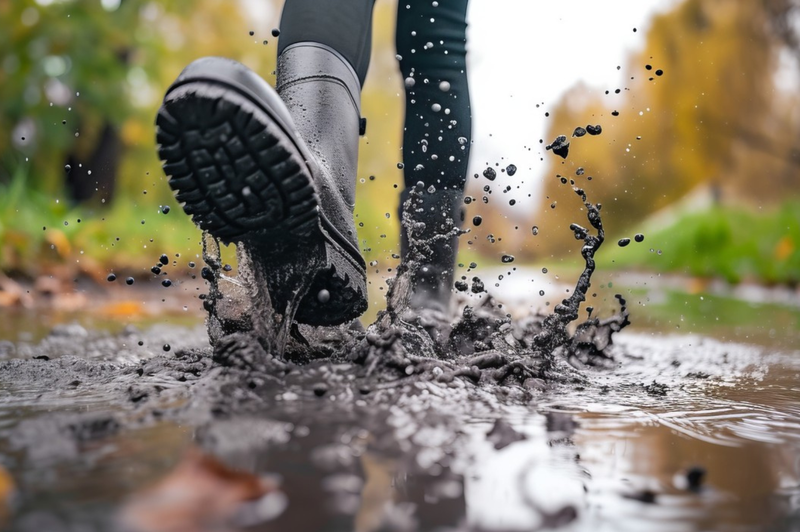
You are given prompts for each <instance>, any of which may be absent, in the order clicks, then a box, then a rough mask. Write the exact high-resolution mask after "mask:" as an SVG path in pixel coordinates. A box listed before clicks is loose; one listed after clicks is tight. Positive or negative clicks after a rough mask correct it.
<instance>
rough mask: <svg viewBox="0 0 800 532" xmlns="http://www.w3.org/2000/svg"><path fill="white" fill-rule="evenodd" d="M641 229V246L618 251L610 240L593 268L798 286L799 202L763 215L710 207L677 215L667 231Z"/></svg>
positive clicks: (652, 225)
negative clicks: (597, 266)
mask: <svg viewBox="0 0 800 532" xmlns="http://www.w3.org/2000/svg"><path fill="white" fill-rule="evenodd" d="M642 228H643V230H642V233H644V234H645V240H644V242H642V243H637V242H633V241H632V242H631V244H630V245H629V246H628V247H625V248H620V247H617V246H616V240H617V239H614V240H613V241H611V242H609V244H612V242H613V244H614V245H613V246H609V248H606V249H605V250H603V252H602V253H601V256H600V257H598V265H599V266H600V267H601V268H625V269H646V270H655V271H660V272H673V273H681V274H685V275H692V276H697V277H718V278H723V279H725V280H726V281H728V282H730V283H733V284H737V283H740V282H742V281H755V282H760V283H763V284H788V285H792V286H794V285H796V284H798V282H800V200H787V201H786V202H784V203H783V205H781V206H779V207H776V208H773V209H771V210H763V211H753V210H750V209H747V208H744V207H727V206H714V207H711V208H709V209H707V210H704V211H701V212H692V213H682V214H680V215H679V216H678V217H677V218H676V219H675V220H674V221H673V222H672V223H670V224H669V225H667V226H661V227H659V226H656V222H654V221H651V222H645V223H644V224H643V225H642ZM622 236H632V235H620V236H619V237H622ZM659 250H660V253H659Z"/></svg>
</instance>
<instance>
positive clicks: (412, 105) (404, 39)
mask: <svg viewBox="0 0 800 532" xmlns="http://www.w3.org/2000/svg"><path fill="white" fill-rule="evenodd" d="M466 14H467V0H441V1H440V2H431V1H424V2H405V1H400V2H399V5H398V10H397V35H396V41H397V53H398V55H399V56H400V60H399V62H400V71H401V73H402V75H403V78H404V80H405V91H406V108H405V124H404V131H403V162H404V165H405V166H404V177H405V185H406V191H405V192H404V194H403V199H404V200H405V199H406V198H407V197H408V191H409V189H410V188H412V187H414V186H415V185H416V184H417V183H419V182H422V183H423V184H424V189H425V193H424V194H423V195H422V199H421V202H422V203H421V205H420V206H419V207H418V208H416V209H413V211H414V212H411V213H406V216H408V215H411V216H412V217H413V219H414V221H415V222H416V221H421V222H423V223H424V224H425V228H424V229H423V230H421V231H420V232H419V233H415V236H419V237H421V239H422V240H430V239H431V238H434V237H435V236H436V235H437V233H438V234H441V233H443V232H447V231H448V230H450V231H452V228H453V227H454V226H460V224H461V221H462V220H461V217H462V216H463V214H462V201H463V192H464V184H465V182H466V176H467V165H468V162H469V149H470V139H471V128H472V117H471V114H470V101H469V87H468V83H467V63H466V28H467V24H466ZM431 187H433V188H431ZM428 191H433V192H428ZM401 209H402V207H401ZM403 237H404V238H403V243H402V244H403V250H402V251H403V257H404V259H407V258H410V257H409V254H410V252H409V243H408V241H407V239H406V238H405V237H406V232H405V231H403ZM456 247H457V238H456V237H451V238H448V239H439V240H436V241H435V242H434V245H433V246H431V247H430V248H431V249H427V248H424V251H423V252H422V253H421V255H423V257H422V258H421V261H422V262H423V264H422V265H421V268H420V270H419V272H418V274H417V277H416V279H415V289H414V295H413V296H412V299H411V305H412V306H413V307H417V308H423V307H429V308H434V309H436V310H446V309H447V307H448V304H449V301H450V297H451V294H452V288H453V269H454V266H455V256H456Z"/></svg>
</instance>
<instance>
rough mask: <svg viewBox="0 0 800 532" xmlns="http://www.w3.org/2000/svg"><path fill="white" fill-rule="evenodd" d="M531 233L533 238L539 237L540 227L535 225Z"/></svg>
mask: <svg viewBox="0 0 800 532" xmlns="http://www.w3.org/2000/svg"><path fill="white" fill-rule="evenodd" d="M531 233H532V234H533V236H536V235H538V234H539V226H538V225H534V226H533V227H531Z"/></svg>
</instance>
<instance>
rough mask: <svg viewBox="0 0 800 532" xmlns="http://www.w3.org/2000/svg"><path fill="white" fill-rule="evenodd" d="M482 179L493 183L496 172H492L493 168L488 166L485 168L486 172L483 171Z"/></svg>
mask: <svg viewBox="0 0 800 532" xmlns="http://www.w3.org/2000/svg"><path fill="white" fill-rule="evenodd" d="M483 177H485V178H486V179H488V180H489V181H494V180H495V178H496V177H497V172H495V171H494V168H492V167H491V166H489V167H487V168H486V170H484V171H483Z"/></svg>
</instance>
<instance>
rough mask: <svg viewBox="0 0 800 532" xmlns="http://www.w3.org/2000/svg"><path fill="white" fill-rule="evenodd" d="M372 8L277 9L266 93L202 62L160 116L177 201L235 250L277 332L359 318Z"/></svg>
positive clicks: (359, 0)
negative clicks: (359, 193) (362, 138)
mask: <svg viewBox="0 0 800 532" xmlns="http://www.w3.org/2000/svg"><path fill="white" fill-rule="evenodd" d="M372 3H373V0H340V1H338V2H327V1H326V2H314V1H311V0H289V1H287V3H286V5H285V9H284V20H283V21H282V23H281V27H282V29H283V31H282V34H283V35H282V36H281V39H280V42H279V51H280V54H279V57H278V68H277V73H278V80H277V86H276V89H275V90H273V89H272V88H271V87H269V86H268V85H267V83H266V82H264V80H263V79H261V78H259V77H258V76H257V75H256V74H255V73H253V72H252V71H250V70H248V69H247V68H246V67H244V66H243V65H241V64H239V63H236V62H235V61H230V60H226V59H220V58H203V59H200V60H198V61H195V62H194V63H192V64H191V65H189V66H188V67H187V68H186V69H185V70H184V71H183V72H182V73H181V75H180V76H179V77H178V79H177V80H176V82H175V83H173V85H172V86H171V87H170V89H169V90H168V91H167V94H166V96H165V98H164V103H163V105H162V107H161V109H160V110H159V114H158V119H157V126H158V130H157V138H158V142H159V144H160V147H159V154H160V156H161V159H162V160H164V161H165V165H164V170H165V172H166V173H167V175H169V176H170V186H172V188H173V189H174V190H175V191H176V192H177V198H178V200H179V201H181V202H183V203H184V210H185V211H186V212H187V214H190V215H192V217H193V219H194V221H195V223H196V224H197V225H198V226H199V227H200V228H201V229H204V230H206V231H208V232H209V233H211V235H213V236H215V237H216V238H218V239H220V240H222V241H223V242H225V243H230V242H235V243H237V244H241V249H243V250H244V253H246V254H247V255H248V256H249V257H250V259H251V260H250V262H251V263H252V264H253V267H254V268H256V269H257V270H258V275H257V276H256V277H255V278H256V279H258V278H263V279H264V280H265V281H264V284H266V286H267V287H268V290H269V295H270V299H271V300H272V304H273V306H274V307H275V309H276V310H277V311H278V312H280V313H282V314H284V320H283V323H285V324H290V323H291V320H292V318H293V317H295V318H296V319H297V321H300V322H302V323H309V324H312V325H332V324H337V323H343V322H345V321H347V320H350V319H353V318H355V317H357V316H359V315H360V314H361V313H363V312H364V310H366V306H367V299H366V264H365V263H364V259H363V258H362V257H361V254H360V250H359V247H358V241H357V236H356V230H355V223H354V221H353V206H354V205H353V204H354V192H355V177H356V165H357V160H358V136H359V130H360V129H361V115H360V106H361V97H360V94H361V81H363V78H364V76H365V75H366V70H367V65H368V59H369V47H370V44H369V37H370V24H371V18H372ZM262 272H263V274H262ZM259 276H260V277H259ZM257 284H258V285H259V286H260V285H261V284H262V283H260V282H259V283H257ZM295 310H296V314H295ZM284 329H286V330H288V325H287V326H285V327H284ZM284 332H285V331H284Z"/></svg>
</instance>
